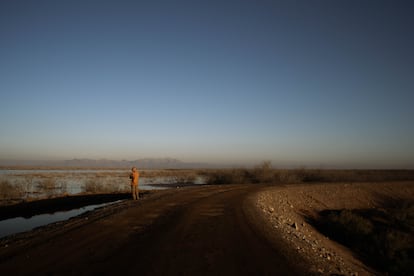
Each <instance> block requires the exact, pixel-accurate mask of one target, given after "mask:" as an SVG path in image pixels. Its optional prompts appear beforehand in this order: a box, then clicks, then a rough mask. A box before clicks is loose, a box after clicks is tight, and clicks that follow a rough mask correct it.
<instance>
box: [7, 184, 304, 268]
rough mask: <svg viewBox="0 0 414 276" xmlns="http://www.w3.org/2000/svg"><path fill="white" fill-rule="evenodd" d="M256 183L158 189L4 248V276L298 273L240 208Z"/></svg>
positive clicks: (47, 228)
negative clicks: (263, 236) (138, 199)
mask: <svg viewBox="0 0 414 276" xmlns="http://www.w3.org/2000/svg"><path fill="white" fill-rule="evenodd" d="M259 189H261V188H260V187H258V186H253V185H227V186H203V187H190V188H185V189H174V190H165V191H157V192H154V193H151V194H149V195H146V196H144V198H143V199H142V200H140V201H138V202H135V201H125V202H122V203H119V204H117V205H115V206H111V207H109V208H105V209H102V210H98V211H95V212H93V213H90V214H88V215H84V216H82V217H79V218H76V219H72V220H70V221H68V222H65V223H61V224H56V225H55V226H53V227H46V228H44V229H40V230H38V231H34V232H32V233H31V234H29V235H27V236H24V237H22V238H20V239H17V240H14V241H10V242H9V243H7V244H2V247H1V249H0V272H1V275H28V274H30V275H92V274H93V275H96V274H97V275H102V274H105V275H129V274H139V275H294V274H295V273H298V272H294V270H293V267H291V266H290V265H289V264H288V262H287V260H286V258H285V256H284V255H283V254H282V252H280V250H279V249H277V248H274V247H272V246H271V245H270V243H268V242H267V241H266V240H265V239H263V238H262V236H261V234H260V233H259V232H258V230H257V228H254V227H252V225H251V224H250V223H249V220H247V219H246V216H245V212H244V211H243V204H244V199H245V198H246V196H247V195H249V194H251V193H253V192H255V191H258V190H259Z"/></svg>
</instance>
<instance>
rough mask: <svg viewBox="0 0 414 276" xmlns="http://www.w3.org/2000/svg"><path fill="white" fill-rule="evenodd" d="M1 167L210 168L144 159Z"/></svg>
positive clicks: (22, 162) (6, 163)
mask: <svg viewBox="0 0 414 276" xmlns="http://www.w3.org/2000/svg"><path fill="white" fill-rule="evenodd" d="M0 166H2V167H21V166H22V167H65V168H66V167H67V168H129V167H132V166H136V167H138V168H140V169H194V168H207V167H212V166H211V165H209V164H205V163H187V162H182V161H180V160H178V159H173V158H144V159H137V160H133V161H129V160H121V161H118V160H110V159H71V160H62V161H45V160H43V161H41V160H31V161H28V160H19V161H13V160H0Z"/></svg>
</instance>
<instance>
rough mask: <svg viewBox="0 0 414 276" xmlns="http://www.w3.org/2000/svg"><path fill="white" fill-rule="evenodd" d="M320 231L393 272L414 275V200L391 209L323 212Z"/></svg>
mask: <svg viewBox="0 0 414 276" xmlns="http://www.w3.org/2000/svg"><path fill="white" fill-rule="evenodd" d="M321 215H322V220H321V222H320V226H321V231H322V232H324V233H325V234H326V235H327V236H330V237H331V238H333V239H336V240H337V241H339V242H341V243H343V244H344V245H346V246H348V247H350V248H351V249H353V250H354V251H355V252H357V253H358V254H359V255H360V256H361V257H362V258H363V259H366V260H367V262H368V263H370V264H371V265H372V266H374V267H375V268H377V269H379V270H382V271H384V272H387V273H389V274H390V275H414V235H413V232H414V231H413V230H414V225H413V221H412V218H413V217H414V203H413V202H411V203H410V204H407V203H406V202H403V203H401V205H400V207H398V208H397V207H395V208H393V209H392V210H390V209H388V210H385V209H384V210H383V211H379V210H341V211H325V212H323V213H321Z"/></svg>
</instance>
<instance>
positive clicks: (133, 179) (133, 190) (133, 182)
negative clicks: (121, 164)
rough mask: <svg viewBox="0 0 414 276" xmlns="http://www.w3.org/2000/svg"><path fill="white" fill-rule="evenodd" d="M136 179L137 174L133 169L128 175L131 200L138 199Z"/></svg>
mask: <svg viewBox="0 0 414 276" xmlns="http://www.w3.org/2000/svg"><path fill="white" fill-rule="evenodd" d="M138 178H139V172H138V171H137V168H135V167H133V168H132V169H131V174H130V175H129V179H131V193H132V199H133V200H137V199H138V198H139V190H138Z"/></svg>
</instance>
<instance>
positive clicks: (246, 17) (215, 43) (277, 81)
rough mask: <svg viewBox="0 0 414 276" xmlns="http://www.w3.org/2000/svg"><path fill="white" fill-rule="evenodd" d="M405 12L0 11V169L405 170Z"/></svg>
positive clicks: (412, 133)
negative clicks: (68, 162)
mask: <svg viewBox="0 0 414 276" xmlns="http://www.w3.org/2000/svg"><path fill="white" fill-rule="evenodd" d="M413 13H414V4H413V3H412V1H380V0H375V1H374V0H373V1H361V0H358V1H357V0H350V1H339V0H329V1H309V0H303V1H299V0H297V1H272V0H255V1H253V0H251V1H248V0H240V1H230V0H221V1H216V0H210V1H207V0H206V1H201V0H193V1H157V0H155V1H98V0H96V1H90V0H82V1H77V0H71V1H65V0H62V1H41V0H39V1H34V0H33V1H21V0H3V1H1V2H0V133H1V134H0V159H11V160H19V159H22V160H23V159H24V160H55V159H56V160H61V159H72V158H94V159H101V158H107V159H116V160H122V159H126V160H135V159H140V158H164V157H170V158H177V159H180V160H181V161H185V162H205V163H211V164H254V163H257V162H260V161H262V160H270V161H271V162H272V164H273V166H274V167H278V166H279V167H283V166H291V167H295V166H303V167H317V168H336V167H341V168H414V123H413V118H414V52H413V49H414V31H413V26H414V16H412V14H413Z"/></svg>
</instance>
